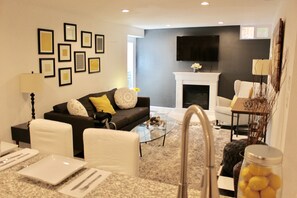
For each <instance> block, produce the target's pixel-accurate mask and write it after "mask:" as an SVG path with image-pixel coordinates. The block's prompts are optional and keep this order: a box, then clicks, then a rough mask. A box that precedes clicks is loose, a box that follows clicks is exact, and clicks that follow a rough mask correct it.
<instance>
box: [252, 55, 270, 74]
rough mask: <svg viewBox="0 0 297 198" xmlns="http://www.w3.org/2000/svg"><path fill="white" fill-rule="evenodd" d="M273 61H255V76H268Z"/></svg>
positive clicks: (253, 71)
mask: <svg viewBox="0 0 297 198" xmlns="http://www.w3.org/2000/svg"><path fill="white" fill-rule="evenodd" d="M270 68H271V60H268V59H253V70H252V74H253V75H261V76H267V75H268V74H269V72H270Z"/></svg>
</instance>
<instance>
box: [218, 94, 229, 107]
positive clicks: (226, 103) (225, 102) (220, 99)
mask: <svg viewBox="0 0 297 198" xmlns="http://www.w3.org/2000/svg"><path fill="white" fill-rule="evenodd" d="M231 101H232V100H230V99H228V98H224V97H221V96H217V106H224V107H230V105H231Z"/></svg>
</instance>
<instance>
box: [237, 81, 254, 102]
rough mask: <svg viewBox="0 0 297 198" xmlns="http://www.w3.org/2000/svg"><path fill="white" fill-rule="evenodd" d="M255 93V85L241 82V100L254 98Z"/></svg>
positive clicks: (239, 94)
mask: <svg viewBox="0 0 297 198" xmlns="http://www.w3.org/2000/svg"><path fill="white" fill-rule="evenodd" d="M252 91H253V83H252V82H246V81H241V83H240V89H239V93H238V97H239V98H250V97H251V96H252V93H253V92H252Z"/></svg>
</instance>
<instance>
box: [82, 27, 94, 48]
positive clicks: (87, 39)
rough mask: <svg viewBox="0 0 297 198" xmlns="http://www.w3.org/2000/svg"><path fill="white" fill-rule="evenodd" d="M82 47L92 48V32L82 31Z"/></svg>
mask: <svg viewBox="0 0 297 198" xmlns="http://www.w3.org/2000/svg"><path fill="white" fill-rule="evenodd" d="M81 47H82V48H92V32H87V31H81Z"/></svg>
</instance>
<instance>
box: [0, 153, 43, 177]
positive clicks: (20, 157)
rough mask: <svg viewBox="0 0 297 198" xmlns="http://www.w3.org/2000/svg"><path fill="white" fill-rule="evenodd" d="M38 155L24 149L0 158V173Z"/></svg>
mask: <svg viewBox="0 0 297 198" xmlns="http://www.w3.org/2000/svg"><path fill="white" fill-rule="evenodd" d="M38 153H39V151H38V150H35V149H29V148H25V149H22V150H19V151H16V152H13V153H10V154H8V155H5V156H3V157H1V158H0V171H2V170H5V169H7V168H10V167H12V166H14V165H16V164H18V163H20V162H23V161H25V160H27V159H29V158H31V157H33V156H35V155H37V154H38Z"/></svg>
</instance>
